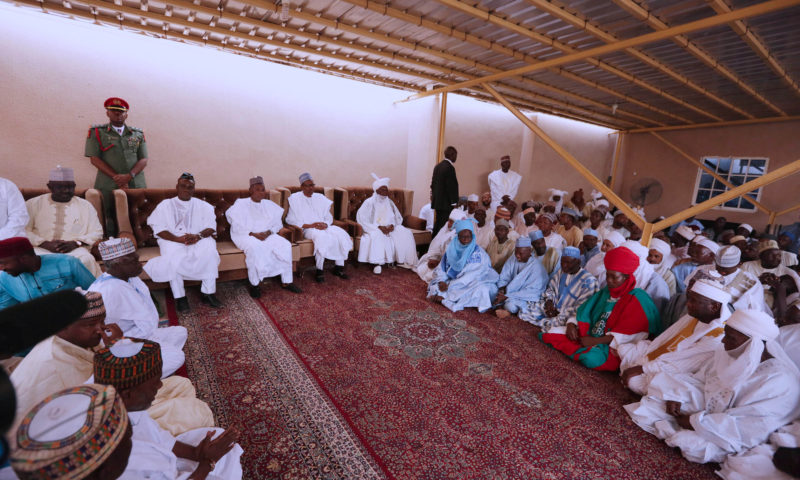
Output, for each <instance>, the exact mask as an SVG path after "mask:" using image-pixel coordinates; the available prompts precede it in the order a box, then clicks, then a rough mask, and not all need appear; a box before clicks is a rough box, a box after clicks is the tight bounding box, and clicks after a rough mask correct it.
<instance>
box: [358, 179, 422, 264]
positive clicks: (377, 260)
mask: <svg viewBox="0 0 800 480" xmlns="http://www.w3.org/2000/svg"><path fill="white" fill-rule="evenodd" d="M372 176H373V178H375V181H374V182H372V191H373V194H372V196H371V197H369V198H368V199H366V200H364V202H363V203H362V204H361V207H359V209H358V212H357V213H356V221H357V222H358V224H359V225H361V227H362V228H363V229H364V232H363V233H362V235H361V243H360V245H359V247H358V261H359V262H367V263H371V264H373V265H374V266H375V267H374V268H373V270H372V271H373V272H374V273H375V274H376V275H377V274H380V273H381V266H382V265H385V264H387V263H397V264H398V265H400V266H401V267H403V268H409V269H410V268H414V267H416V265H417V261H418V259H417V245H416V243H415V242H414V234H413V233H412V232H411V230H409V229H408V228H406V227H404V226H403V216H402V215H401V214H400V210H398V209H397V205H395V204H394V202H393V201H392V199H390V198H389V197H388V195H389V179H388V178H378V176H377V175H375V174H374V173H373V174H372Z"/></svg>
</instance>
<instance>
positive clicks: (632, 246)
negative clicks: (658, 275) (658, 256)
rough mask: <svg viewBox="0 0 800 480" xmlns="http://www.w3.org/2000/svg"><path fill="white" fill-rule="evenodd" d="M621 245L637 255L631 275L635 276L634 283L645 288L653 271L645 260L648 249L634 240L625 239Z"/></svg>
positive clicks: (648, 252) (651, 266)
mask: <svg viewBox="0 0 800 480" xmlns="http://www.w3.org/2000/svg"><path fill="white" fill-rule="evenodd" d="M615 233H616V232H615ZM622 246H623V247H625V248H627V249H628V250H630V251H631V252H633V253H634V254H636V256H637V257H639V266H638V267H636V271H634V272H633V276H634V277H636V285H637V286H639V287H640V288H645V286H646V285H647V284H648V283H650V279H651V278H652V277H653V274H654V273H655V268H653V265H651V264H650V263H649V262H648V261H647V255H649V254H650V250H648V249H647V247H645V246H644V245H642V244H641V243H639V242H637V241H636V240H625V241H624V242H622Z"/></svg>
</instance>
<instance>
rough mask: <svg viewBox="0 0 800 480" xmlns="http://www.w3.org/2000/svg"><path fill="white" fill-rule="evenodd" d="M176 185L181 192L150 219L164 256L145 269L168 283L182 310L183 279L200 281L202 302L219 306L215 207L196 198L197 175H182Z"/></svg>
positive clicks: (186, 302)
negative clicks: (195, 180) (195, 178)
mask: <svg viewBox="0 0 800 480" xmlns="http://www.w3.org/2000/svg"><path fill="white" fill-rule="evenodd" d="M175 188H176V190H177V191H178V195H177V196H176V197H173V198H168V199H166V200H162V201H161V203H159V204H158V206H156V208H155V210H153V213H151V214H150V217H148V218H147V224H148V225H149V226H150V228H152V229H153V233H154V234H155V236H156V238H157V239H158V248H159V250H160V251H161V256H159V257H155V258H152V259H150V260H149V261H148V262H147V264H145V266H144V271H145V272H147V274H148V275H149V276H150V278H151V279H153V281H154V282H169V286H170V289H171V290H172V296H173V297H174V298H175V306H176V308H177V309H178V311H180V312H185V311H188V310H189V300H188V299H187V298H186V290H185V288H184V286H183V281H184V280H200V281H201V282H202V283H201V285H200V292H201V294H202V295H201V299H202V301H203V303H205V304H207V305H209V306H211V307H213V308H219V307H221V306H222V303H221V302H220V301H219V299H217V296H216V295H215V293H216V292H217V277H218V276H219V270H218V268H219V261H220V259H219V252H217V242H216V240H214V238H213V235H214V233H215V232H216V230H217V218H216V216H215V215H214V207H213V206H212V205H211V204H209V203H207V202H204V201H202V200H200V199H199V198H194V176H192V174H190V173H184V174H182V175H181V176H180V178H178V184H177V185H176V186H175Z"/></svg>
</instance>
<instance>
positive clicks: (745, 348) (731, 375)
mask: <svg viewBox="0 0 800 480" xmlns="http://www.w3.org/2000/svg"><path fill="white" fill-rule="evenodd" d="M778 333H779V331H778V326H777V325H775V321H774V320H773V319H772V317H770V316H769V315H768V314H766V313H764V312H759V311H756V310H737V311H735V312H733V314H732V315H731V317H730V318H729V319H728V321H727V322H726V324H725V336H724V337H723V338H722V344H721V345H719V346H717V348H716V350H715V351H714V354H713V355H714V356H713V360H712V361H711V362H708V363H707V364H706V366H705V367H704V368H703V369H701V370H700V371H699V372H697V373H696V374H695V375H691V374H685V373H660V374H658V375H656V376H655V377H654V378H653V379H652V380H651V381H650V385H649V387H648V389H647V396H645V397H642V399H641V401H639V402H637V403H632V404H630V405H626V406H625V410H627V412H628V414H630V416H631V418H632V419H633V421H634V422H636V424H637V425H639V426H640V427H642V428H643V429H644V430H645V431H647V432H649V433H651V434H653V435H656V436H657V437H658V438H662V439H664V440H665V441H666V443H667V445H669V446H671V447H678V448H680V449H681V453H683V456H684V457H686V458H687V459H688V460H690V461H692V462H697V463H707V462H722V461H723V460H724V459H725V457H726V456H728V455H732V454H735V453H738V452H741V451H743V450H746V449H748V448H752V447H755V446H756V445H758V444H760V443H763V442H765V441H766V440H767V438H768V437H769V434H770V433H772V432H773V431H775V429H777V428H779V427H781V426H783V425H786V424H788V423H789V422H790V421H792V420H793V419H795V418H797V414H798V413H800V372H798V369H797V366H796V365H795V364H794V363H793V362H792V361H791V360H790V359H789V358H788V357H787V356H786V353H785V352H784V351H783V349H782V348H781V346H780V345H779V344H778V342H777V341H776V339H777V337H778Z"/></svg>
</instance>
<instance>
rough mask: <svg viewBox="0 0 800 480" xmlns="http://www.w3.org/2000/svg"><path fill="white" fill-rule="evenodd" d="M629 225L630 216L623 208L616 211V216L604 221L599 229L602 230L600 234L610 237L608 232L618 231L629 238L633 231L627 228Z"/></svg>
mask: <svg viewBox="0 0 800 480" xmlns="http://www.w3.org/2000/svg"><path fill="white" fill-rule="evenodd" d="M627 225H628V217H627V216H626V215H625V213H624V212H623V211H622V210H617V211H616V212H614V218H613V219H611V220H606V221H604V222H603V223H602V224H601V225H600V227H599V228H598V229H597V231H598V232H600V236H601V237H602V238H608V234H610V233H611V232H617V233H619V234H620V235H622V236H623V237H624V238H626V239H627V238H629V237H630V236H631V232H630V230H628V229H627Z"/></svg>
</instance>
